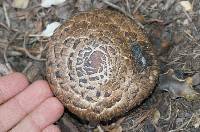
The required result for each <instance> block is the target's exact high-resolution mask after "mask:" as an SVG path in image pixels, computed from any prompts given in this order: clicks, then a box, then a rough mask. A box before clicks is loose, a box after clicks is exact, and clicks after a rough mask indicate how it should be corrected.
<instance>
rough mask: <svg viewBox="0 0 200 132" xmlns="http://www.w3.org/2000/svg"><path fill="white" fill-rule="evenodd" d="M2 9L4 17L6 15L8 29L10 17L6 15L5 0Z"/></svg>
mask: <svg viewBox="0 0 200 132" xmlns="http://www.w3.org/2000/svg"><path fill="white" fill-rule="evenodd" d="M3 11H4V14H5V17H6V23H7V25H8V28H9V29H10V19H9V17H8V13H7V9H6V3H5V1H4V2H3Z"/></svg>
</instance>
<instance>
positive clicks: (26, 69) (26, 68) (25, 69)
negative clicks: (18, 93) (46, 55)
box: [22, 62, 33, 74]
mask: <svg viewBox="0 0 200 132" xmlns="http://www.w3.org/2000/svg"><path fill="white" fill-rule="evenodd" d="M32 65H33V63H32V62H29V63H28V64H27V65H26V67H25V68H24V70H23V71H22V73H24V74H25V73H26V72H27V71H28V69H29V68H30V67H31V66H32Z"/></svg>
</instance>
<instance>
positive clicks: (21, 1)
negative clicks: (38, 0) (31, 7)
mask: <svg viewBox="0 0 200 132" xmlns="http://www.w3.org/2000/svg"><path fill="white" fill-rule="evenodd" d="M28 3H29V0H14V1H13V3H12V7H14V8H20V9H25V8H27V6H28Z"/></svg>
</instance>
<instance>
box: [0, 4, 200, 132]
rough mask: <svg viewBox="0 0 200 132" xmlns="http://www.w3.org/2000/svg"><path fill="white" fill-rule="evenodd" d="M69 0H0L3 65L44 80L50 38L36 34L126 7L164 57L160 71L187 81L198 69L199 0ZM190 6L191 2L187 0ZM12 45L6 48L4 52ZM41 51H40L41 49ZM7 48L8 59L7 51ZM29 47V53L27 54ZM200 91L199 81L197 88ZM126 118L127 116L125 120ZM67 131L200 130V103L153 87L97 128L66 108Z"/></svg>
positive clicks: (62, 122)
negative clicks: (22, 2) (23, 2)
mask: <svg viewBox="0 0 200 132" xmlns="http://www.w3.org/2000/svg"><path fill="white" fill-rule="evenodd" d="M110 2H111V4H109V3H108V1H107V2H105V0H104V2H103V1H101V0H68V1H66V2H64V3H62V4H60V5H57V6H52V7H49V8H43V7H41V6H40V0H31V1H30V2H29V4H28V7H27V8H25V9H16V8H14V7H12V0H5V1H4V2H2V1H0V63H2V64H7V65H9V66H10V67H11V68H12V70H13V71H18V72H23V73H25V74H26V75H27V76H28V78H29V80H30V81H31V82H33V81H35V80H38V79H45V69H44V67H45V63H44V61H41V58H45V48H46V42H47V39H46V38H43V37H36V36H34V34H39V33H41V32H42V31H43V30H44V29H45V27H46V26H47V24H49V23H51V22H54V21H57V22H61V23H63V22H64V21H66V20H68V19H69V18H70V16H73V15H74V14H75V13H78V12H80V11H87V10H91V9H96V8H110V9H113V8H115V9H116V6H117V10H119V11H124V12H126V13H127V14H129V15H131V16H132V17H133V18H134V19H136V21H137V22H138V24H139V26H141V27H142V28H144V31H145V32H146V34H147V35H148V37H149V38H150V40H151V41H152V43H153V45H154V47H155V49H156V52H157V55H158V58H159V60H160V67H161V74H162V73H165V72H167V71H168V69H170V68H171V69H174V71H175V75H176V76H177V77H178V78H180V79H182V80H184V79H187V78H188V77H193V75H195V74H198V73H199V72H200V33H199V32H200V1H199V0H190V1H188V2H189V3H190V4H191V7H192V9H191V10H186V8H184V7H183V6H181V4H180V2H181V0H135V1H131V0H112V1H110ZM187 6H189V5H188V4H187ZM7 47H8V49H7V50H5V49H6V48H7ZM38 49H39V50H38ZM5 51H6V57H5V56H4V55H3V54H4V53H5ZM27 51H28V53H27ZM196 80H200V78H198V77H197V78H196ZM192 88H194V89H195V90H196V91H197V92H200V84H195V86H193V87H192ZM124 117H125V118H124ZM57 124H58V125H59V126H60V127H61V130H62V131H63V132H65V131H90V130H92V131H101V130H109V131H113V132H115V131H119V132H120V131H122V130H123V131H138V132H139V131H144V132H154V131H158V132H166V131H169V132H178V131H189V132H199V131H200V101H199V100H198V99H193V100H192V101H188V100H187V99H186V98H184V97H180V98H176V96H174V95H173V94H172V93H170V91H168V92H166V90H163V89H160V88H159V87H158V86H157V87H156V88H155V90H154V92H153V93H152V95H151V96H150V97H149V98H148V99H146V100H145V101H144V102H143V103H142V104H141V105H140V106H138V107H137V108H134V109H133V110H131V111H129V112H128V113H125V114H124V115H123V116H122V117H118V118H116V119H115V120H113V121H111V122H109V123H105V122H103V123H102V125H100V126H98V127H95V126H94V127H92V125H91V124H90V125H88V122H86V121H81V120H79V119H78V118H77V117H75V116H74V115H72V114H71V113H69V112H67V110H66V112H65V114H64V115H63V116H62V118H61V119H60V120H59V121H58V122H57Z"/></svg>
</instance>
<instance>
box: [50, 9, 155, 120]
mask: <svg viewBox="0 0 200 132" xmlns="http://www.w3.org/2000/svg"><path fill="white" fill-rule="evenodd" d="M46 66H47V79H48V81H49V84H50V86H51V89H52V91H53V93H54V94H55V96H56V97H57V98H58V99H59V100H60V101H61V102H62V103H63V104H64V106H65V107H66V108H67V109H68V110H69V111H71V112H72V113H74V114H76V115H77V116H79V117H80V118H82V119H86V120H89V121H103V120H110V119H111V118H113V117H115V116H119V115H121V114H122V113H125V112H126V111H128V110H130V109H131V108H133V107H134V106H136V105H138V104H140V102H141V101H142V100H144V99H145V98H146V97H147V96H148V95H149V94H150V93H151V92H152V90H153V89H154V86H155V83H156V80H157V78H158V72H159V66H158V62H157V59H156V56H155V54H154V51H153V48H152V45H151V44H150V42H149V40H148V39H147V38H146V36H145V35H144V33H143V32H142V31H141V30H140V29H139V28H138V26H137V25H136V24H135V23H134V22H133V21H132V20H130V19H129V18H127V17H126V16H124V15H123V14H121V13H119V12H116V11H111V10H93V11H90V12H83V13H80V14H78V15H76V16H74V17H72V18H71V19H70V20H68V21H67V22H65V23H64V24H63V25H62V26H61V27H59V29H58V30H56V32H55V34H54V35H53V37H52V38H51V40H50V41H49V43H48V51H47V63H46Z"/></svg>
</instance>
